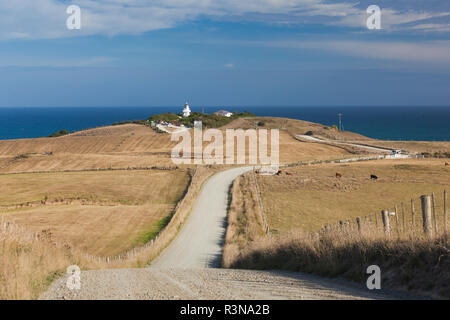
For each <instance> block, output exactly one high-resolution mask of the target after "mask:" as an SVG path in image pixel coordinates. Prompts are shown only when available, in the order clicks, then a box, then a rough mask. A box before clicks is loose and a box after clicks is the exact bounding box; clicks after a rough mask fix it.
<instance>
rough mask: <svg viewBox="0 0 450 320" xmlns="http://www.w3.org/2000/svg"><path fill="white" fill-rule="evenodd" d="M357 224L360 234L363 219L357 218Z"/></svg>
mask: <svg viewBox="0 0 450 320" xmlns="http://www.w3.org/2000/svg"><path fill="white" fill-rule="evenodd" d="M356 224H357V225H358V232H359V233H361V219H360V218H359V217H357V218H356Z"/></svg>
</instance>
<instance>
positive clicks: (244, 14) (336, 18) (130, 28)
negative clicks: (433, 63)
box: [0, 0, 449, 39]
mask: <svg viewBox="0 0 450 320" xmlns="http://www.w3.org/2000/svg"><path fill="white" fill-rule="evenodd" d="M70 4H77V5H79V6H80V7H81V9H82V29H81V30H76V31H75V30H67V29H66V26H65V21H66V19H67V17H68V15H67V14H66V8H67V6H69V5H70ZM445 14H447V15H448V14H449V13H446V12H437V11H436V10H434V12H427V11H424V10H418V11H413V10H412V9H411V10H409V11H399V10H395V9H392V8H383V11H382V24H383V27H384V28H395V27H396V26H400V25H402V24H407V23H412V22H418V21H421V20H423V19H433V18H435V17H439V16H442V15H445ZM205 15H206V16H210V17H215V18H222V19H224V18H231V17H233V18H234V19H238V20H252V19H254V17H255V16H258V17H259V19H260V20H263V21H264V19H265V18H267V20H268V21H270V22H279V23H286V22H288V23H295V22H305V21H306V22H307V23H309V22H312V23H324V24H331V25H342V26H349V27H357V28H362V27H364V26H365V19H366V12H365V10H364V9H363V8H361V6H359V7H358V3H355V2H354V1H350V0H341V1H340V2H335V3H329V2H325V1H324V0H78V1H64V2H62V1H58V0H20V1H18V0H1V2H0V39H17V38H30V39H36V38H38V39H39V38H58V37H70V36H79V35H96V34H101V35H108V36H113V35H117V34H139V33H142V32H146V31H150V30H156V29H164V28H171V27H174V26H176V25H177V24H179V23H183V22H185V21H189V20H194V19H197V18H199V17H200V16H205ZM427 23H429V24H431V23H432V22H427ZM433 24H434V25H435V27H437V28H438V26H439V23H437V24H436V23H433ZM416 29H418V28H416ZM428 30H430V29H428Z"/></svg>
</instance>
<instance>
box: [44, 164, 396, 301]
mask: <svg viewBox="0 0 450 320" xmlns="http://www.w3.org/2000/svg"><path fill="white" fill-rule="evenodd" d="M249 170H251V167H245V168H234V169H230V170H227V171H224V172H220V173H218V174H216V175H214V176H213V177H211V178H210V179H209V180H208V181H207V182H206V183H205V185H204V186H203V189H202V191H201V192H200V195H199V197H198V199H197V201H196V204H195V205H194V208H193V210H192V213H191V215H190V217H189V219H188V221H187V222H186V224H185V226H184V227H183V229H182V230H181V231H180V233H179V235H178V236H177V238H176V239H175V240H174V241H173V242H172V243H171V245H170V246H169V247H168V248H167V249H166V250H165V251H164V252H163V254H162V255H161V256H160V257H159V258H158V259H157V260H156V261H155V262H154V263H153V264H152V265H151V266H150V267H149V268H143V269H110V270H93V271H83V272H82V273H81V289H80V290H73V291H71V290H69V289H68V288H67V287H66V277H62V278H60V279H58V280H56V281H55V282H54V283H53V284H52V286H51V287H50V288H49V290H48V291H47V292H45V293H44V294H43V295H42V296H41V297H40V298H41V299H83V300H86V299H88V300H91V299H201V300H203V299H387V298H398V297H395V296H392V295H384V294H381V293H374V292H372V291H369V290H368V289H366V288H364V287H357V286H355V285H353V284H350V283H347V282H341V281H337V280H332V279H324V278H320V277H316V276H312V275H307V274H302V273H290V272H281V271H251V270H225V269H219V268H218V267H220V260H221V253H222V245H223V240H224V236H225V231H226V216H227V210H226V209H227V198H228V196H227V195H228V189H229V186H230V184H231V183H232V181H233V180H234V179H235V178H236V177H237V176H239V175H241V174H242V173H244V172H246V171H249Z"/></svg>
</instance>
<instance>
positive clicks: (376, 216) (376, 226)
mask: <svg viewBox="0 0 450 320" xmlns="http://www.w3.org/2000/svg"><path fill="white" fill-rule="evenodd" d="M375 228H376V229H377V230H378V214H376V213H375Z"/></svg>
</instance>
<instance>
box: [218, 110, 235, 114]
mask: <svg viewBox="0 0 450 320" xmlns="http://www.w3.org/2000/svg"><path fill="white" fill-rule="evenodd" d="M229 113H233V112H230V111H226V110H219V111H217V112H214V114H229Z"/></svg>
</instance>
